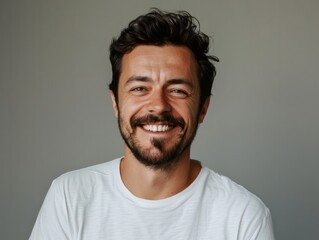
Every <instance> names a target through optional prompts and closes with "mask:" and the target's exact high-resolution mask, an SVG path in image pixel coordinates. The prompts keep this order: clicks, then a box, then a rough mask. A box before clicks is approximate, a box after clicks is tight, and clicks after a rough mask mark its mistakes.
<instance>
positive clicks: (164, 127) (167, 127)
mask: <svg viewBox="0 0 319 240" xmlns="http://www.w3.org/2000/svg"><path fill="white" fill-rule="evenodd" d="M174 127H175V126H172V125H153V124H147V125H143V126H142V128H143V129H145V130H147V131H150V132H167V131H169V130H171V129H173V128H174Z"/></svg>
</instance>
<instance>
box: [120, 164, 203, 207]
mask: <svg viewBox="0 0 319 240" xmlns="http://www.w3.org/2000/svg"><path fill="white" fill-rule="evenodd" d="M121 159H122V158H118V159H117V164H115V166H114V167H115V169H114V170H115V174H114V177H115V183H116V185H117V188H118V190H119V192H120V194H121V195H122V197H124V198H125V199H127V200H128V201H129V202H130V203H131V204H134V205H137V206H138V207H141V208H148V209H154V210H155V209H159V210H161V211H163V210H165V209H167V210H169V209H172V208H175V207H176V206H180V205H181V204H183V202H185V201H187V200H188V199H190V198H191V196H192V195H193V193H194V191H195V190H196V188H197V186H198V185H201V184H200V183H201V182H202V181H204V179H205V176H207V174H208V171H207V168H206V167H204V166H202V168H201V170H200V172H199V174H198V176H197V177H196V179H195V180H194V181H193V182H192V183H191V184H190V185H189V186H188V187H186V188H185V189H184V190H182V191H181V192H179V193H177V194H175V195H173V196H170V197H168V198H164V199H159V200H149V199H144V198H140V197H137V196H135V195H134V194H133V193H132V192H131V191H130V190H128V189H127V187H126V186H125V184H124V182H123V180H122V177H121V173H120V163H121Z"/></svg>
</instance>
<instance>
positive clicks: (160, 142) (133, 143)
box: [118, 111, 198, 171]
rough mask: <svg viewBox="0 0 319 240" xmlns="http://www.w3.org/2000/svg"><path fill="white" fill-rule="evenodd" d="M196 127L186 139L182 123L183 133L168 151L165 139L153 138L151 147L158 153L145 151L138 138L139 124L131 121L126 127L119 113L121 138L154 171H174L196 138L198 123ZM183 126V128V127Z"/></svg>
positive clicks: (185, 130) (176, 120)
mask: <svg viewBox="0 0 319 240" xmlns="http://www.w3.org/2000/svg"><path fill="white" fill-rule="evenodd" d="M146 118H147V117H146ZM169 118H172V121H175V122H176V123H178V121H183V120H182V119H175V118H173V117H172V116H169ZM194 124H195V125H194V126H195V127H194V129H193V130H192V131H193V132H192V133H191V135H190V136H189V138H188V139H186V132H187V129H185V127H184V126H185V124H182V123H180V124H179V126H177V127H180V128H181V132H180V133H179V134H178V136H177V139H176V140H175V143H174V144H173V146H170V147H169V149H166V148H167V147H165V145H166V144H167V139H166V138H163V137H152V138H150V140H149V141H150V143H151V145H152V146H153V147H154V148H155V149H156V151H157V153H154V151H153V150H149V149H145V147H144V146H143V145H142V144H141V143H140V142H139V141H138V139H137V137H136V130H137V128H138V126H137V124H135V123H134V119H133V120H132V121H130V126H125V122H124V120H123V118H122V114H121V112H120V111H118V126H119V129H120V133H121V136H122V138H123V140H124V141H125V143H126V145H127V146H128V148H129V149H130V150H131V152H132V153H133V155H134V157H135V158H136V159H137V160H138V161H139V162H140V163H142V164H143V165H145V166H147V167H150V168H152V169H154V170H163V171H169V170H171V169H173V168H174V167H175V166H176V165H177V164H178V162H179V161H180V159H181V156H183V152H184V151H185V150H186V149H187V148H189V147H190V145H191V143H192V141H193V139H194V138H195V136H196V132H197V128H198V121H197V119H196V122H195V123H194ZM182 126H183V127H182Z"/></svg>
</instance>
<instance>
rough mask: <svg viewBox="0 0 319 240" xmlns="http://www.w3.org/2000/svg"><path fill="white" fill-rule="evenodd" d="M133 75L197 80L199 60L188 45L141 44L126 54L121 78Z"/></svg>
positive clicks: (124, 78)
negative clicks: (197, 60)
mask: <svg viewBox="0 0 319 240" xmlns="http://www.w3.org/2000/svg"><path fill="white" fill-rule="evenodd" d="M133 75H138V76H146V77H149V78H151V79H154V80H156V79H169V78H186V79H189V80H196V81H197V62H196V60H195V57H194V55H193V53H192V52H191V50H189V49H188V48H187V47H182V46H174V45H165V46H153V45H141V46H137V47H135V48H134V49H133V50H132V51H131V52H130V53H128V54H125V55H124V56H123V60H122V69H121V77H120V80H121V79H122V81H125V80H126V79H128V78H130V77H132V76H133Z"/></svg>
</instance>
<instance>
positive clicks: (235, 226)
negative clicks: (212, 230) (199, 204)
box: [204, 168, 274, 239]
mask: <svg viewBox="0 0 319 240" xmlns="http://www.w3.org/2000/svg"><path fill="white" fill-rule="evenodd" d="M204 169H205V171H206V172H207V173H206V174H207V175H206V176H207V178H206V186H205V195H206V199H205V202H206V203H207V209H209V211H208V218H209V219H211V224H212V225H214V226H216V225H218V226H219V225H220V229H224V226H231V228H229V229H231V231H230V232H229V234H231V232H236V233H237V234H238V236H236V238H238V239H274V237H273V230H272V221H271V215H270V211H269V209H268V208H267V206H266V205H265V204H264V203H263V201H262V200H261V199H260V198H259V197H257V196H256V195H255V194H253V193H251V192H250V191H248V190H247V189H246V188H244V187H243V186H241V185H239V184H237V183H235V182H234V181H233V180H231V179H230V178H228V177H226V176H223V175H220V174H218V173H215V172H214V171H213V170H210V169H208V168H204ZM216 216H218V218H216ZM229 229H228V230H229Z"/></svg>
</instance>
